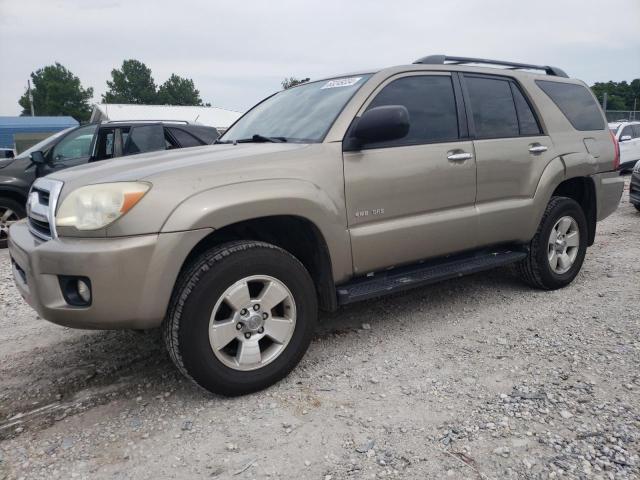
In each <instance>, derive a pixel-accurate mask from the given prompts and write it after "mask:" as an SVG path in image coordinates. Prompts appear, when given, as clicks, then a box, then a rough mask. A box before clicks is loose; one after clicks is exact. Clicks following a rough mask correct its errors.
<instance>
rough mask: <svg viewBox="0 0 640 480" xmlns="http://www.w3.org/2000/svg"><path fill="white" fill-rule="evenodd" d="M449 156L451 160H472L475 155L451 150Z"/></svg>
mask: <svg viewBox="0 0 640 480" xmlns="http://www.w3.org/2000/svg"><path fill="white" fill-rule="evenodd" d="M447 158H448V159H449V161H450V162H464V161H465V160H471V159H472V158H473V155H471V154H470V153H466V152H457V153H454V152H449V153H448V154H447Z"/></svg>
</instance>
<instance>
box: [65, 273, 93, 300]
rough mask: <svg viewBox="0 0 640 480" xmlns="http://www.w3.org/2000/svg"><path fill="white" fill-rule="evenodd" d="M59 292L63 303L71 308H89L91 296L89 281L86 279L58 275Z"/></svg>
mask: <svg viewBox="0 0 640 480" xmlns="http://www.w3.org/2000/svg"><path fill="white" fill-rule="evenodd" d="M58 279H59V281H60V290H62V296H63V297H64V300H65V302H67V303H68V304H69V305H71V306H72V307H90V306H91V302H92V300H93V299H92V297H93V295H92V294H91V280H89V279H88V278H87V277H76V276H73V277H72V276H69V275H60V276H59V277H58Z"/></svg>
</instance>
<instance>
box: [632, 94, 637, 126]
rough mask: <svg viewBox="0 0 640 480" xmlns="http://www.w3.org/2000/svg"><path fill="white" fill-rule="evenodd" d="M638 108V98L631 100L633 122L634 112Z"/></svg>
mask: <svg viewBox="0 0 640 480" xmlns="http://www.w3.org/2000/svg"><path fill="white" fill-rule="evenodd" d="M637 107H638V97H636V98H634V99H633V120H634V121H635V119H636V110H637Z"/></svg>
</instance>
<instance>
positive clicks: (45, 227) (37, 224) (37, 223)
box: [29, 217, 53, 238]
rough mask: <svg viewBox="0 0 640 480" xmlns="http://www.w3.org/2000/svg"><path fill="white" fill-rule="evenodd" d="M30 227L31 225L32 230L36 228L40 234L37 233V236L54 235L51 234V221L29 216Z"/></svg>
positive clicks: (47, 236)
mask: <svg viewBox="0 0 640 480" xmlns="http://www.w3.org/2000/svg"><path fill="white" fill-rule="evenodd" d="M29 227H31V230H32V231H33V230H35V231H36V232H38V234H36V236H38V237H41V238H42V236H45V237H46V238H51V237H52V236H53V235H52V234H51V225H49V222H48V221H47V222H45V221H42V220H36V219H35V218H33V217H29Z"/></svg>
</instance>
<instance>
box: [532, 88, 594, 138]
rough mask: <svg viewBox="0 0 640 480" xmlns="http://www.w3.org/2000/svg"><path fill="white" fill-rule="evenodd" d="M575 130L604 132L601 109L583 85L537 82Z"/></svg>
mask: <svg viewBox="0 0 640 480" xmlns="http://www.w3.org/2000/svg"><path fill="white" fill-rule="evenodd" d="M536 83H537V84H538V86H539V87H540V88H541V89H542V91H543V92H544V93H546V94H547V95H548V96H549V98H550V99H551V100H553V103H555V104H556V105H557V106H558V108H559V109H560V111H561V112H562V113H563V114H564V116H565V117H567V120H569V122H570V123H571V125H572V126H573V128H575V129H576V130H581V131H588V130H602V129H603V128H604V119H603V118H602V112H601V111H600V107H599V106H598V104H597V103H596V101H595V99H594V98H593V96H592V95H591V93H589V91H588V90H587V89H586V87H584V86H583V85H576V84H573V83H560V82H552V81H549V80H536Z"/></svg>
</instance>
